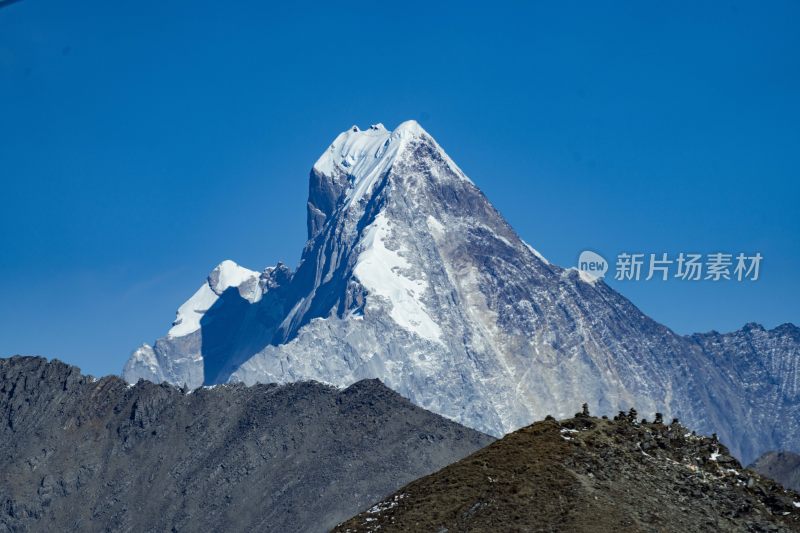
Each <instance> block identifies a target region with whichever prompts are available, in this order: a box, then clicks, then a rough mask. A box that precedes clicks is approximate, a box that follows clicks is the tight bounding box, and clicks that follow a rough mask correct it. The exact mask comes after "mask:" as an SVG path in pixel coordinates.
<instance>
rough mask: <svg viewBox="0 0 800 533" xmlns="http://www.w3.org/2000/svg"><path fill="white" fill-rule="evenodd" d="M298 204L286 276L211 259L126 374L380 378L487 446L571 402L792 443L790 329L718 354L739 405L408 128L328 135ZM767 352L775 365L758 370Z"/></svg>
mask: <svg viewBox="0 0 800 533" xmlns="http://www.w3.org/2000/svg"><path fill="white" fill-rule="evenodd" d="M307 209H308V241H307V243H306V245H305V248H304V249H303V254H302V258H301V261H300V263H299V265H298V267H297V269H296V270H294V271H291V270H289V269H288V268H286V267H285V266H283V265H278V266H276V267H270V268H267V269H266V270H264V272H263V273H262V274H260V275H259V274H258V273H256V272H254V271H250V270H247V269H243V268H241V267H238V265H236V264H235V263H233V262H224V263H222V264H221V265H220V266H219V267H217V269H215V271H214V272H212V274H211V275H210V276H209V278H208V280H207V281H206V283H205V284H204V285H203V286H201V288H200V289H199V290H198V291H197V293H196V294H195V295H194V296H192V298H190V299H189V301H187V302H186V303H185V304H184V305H183V306H181V308H180V309H179V312H178V320H176V323H175V325H174V326H173V328H172V329H171V330H170V332H169V334H168V335H167V336H166V337H165V338H162V339H159V340H158V341H157V342H156V343H155V344H154V345H153V347H152V348H150V347H149V346H143V347H142V348H140V349H139V350H138V351H137V352H136V353H135V354H134V355H133V356H132V357H131V359H130V361H129V363H128V365H127V366H126V369H125V377H126V379H128V380H129V381H136V380H137V379H138V378H140V377H144V378H147V379H153V380H161V379H166V380H168V381H171V382H173V383H178V384H184V383H186V384H188V385H189V386H191V387H196V386H199V385H202V384H206V385H210V384H214V383H220V382H226V381H243V382H245V383H248V384H251V383H256V382H286V381H296V380H304V379H313V380H316V381H320V382H325V383H332V384H336V385H340V386H346V385H349V384H351V383H353V382H355V381H358V380H360V379H364V378H379V379H381V380H382V381H383V382H384V383H385V384H386V385H388V386H389V387H391V388H393V389H394V390H396V391H397V392H399V393H401V394H403V395H404V396H406V397H408V398H409V399H411V400H412V401H414V402H415V403H417V404H418V405H420V406H422V407H425V408H426V409H429V410H432V411H435V412H437V413H439V414H443V415H445V416H448V417H450V418H453V419H455V420H457V421H459V422H461V423H464V424H466V425H468V426H471V427H475V428H477V429H481V430H483V431H486V432H489V433H492V434H494V435H502V434H503V433H506V432H508V431H511V430H513V429H516V428H518V427H520V426H523V425H525V424H527V423H529V422H530V421H531V420H535V419H537V418H543V417H544V416H545V415H547V414H551V415H554V416H557V417H566V416H569V415H571V414H572V413H574V410H575V409H576V408H577V406H579V405H580V404H582V403H583V402H586V403H588V404H589V407H590V408H591V409H592V411H594V412H598V413H604V414H613V413H615V412H616V410H620V409H626V410H627V409H629V408H630V407H631V406H636V408H637V409H640V410H641V411H642V412H651V413H654V412H656V411H658V412H661V413H663V414H664V416H665V417H669V416H677V417H680V418H681V419H682V420H686V421H687V422H689V423H690V425H692V426H695V427H697V428H698V429H699V430H703V431H708V432H712V431H715V432H717V433H718V434H719V435H720V436H721V437H724V438H725V439H726V440H728V441H729V442H731V443H732V445H733V448H734V449H735V450H736V451H737V452H738V453H739V454H740V455H741V456H742V457H743V458H745V460H747V459H749V458H751V457H752V456H753V454H758V453H761V452H763V451H764V450H765V449H768V448H782V449H787V448H788V449H791V448H792V446H793V444H792V443H794V446H795V448H796V446H797V442H798V441H800V424H798V422H797V421H796V420H794V419H793V417H792V415H791V413H790V411H791V409H796V408H797V407H798V405H800V398H797V397H796V395H795V394H794V392H792V391H794V388H792V386H791V383H798V382H800V364H797V361H796V359H797V357H796V353H797V345H800V341H798V339H797V338H796V335H783V334H782V335H783V336H781V337H780V339H781V340H780V342H776V341H774V338H775V337H776V336H778V333H773V332H769V335H768V337H769V338H766V339H764V341H763V342H762V343H761V344H760V345H759V348H758V349H757V352H758V353H757V354H754V355H753V356H752V357H749V358H747V359H741V358H738V357H737V356H736V354H733V353H731V354H727V352H726V354H727V355H725V357H729V359H730V360H731V361H740V360H741V361H743V362H742V363H741V364H742V365H749V366H748V368H738V369H737V372H738V374H737V375H758V376H763V377H762V378H759V379H760V380H761V382H763V383H765V384H766V385H764V386H763V387H761V388H759V389H757V390H758V399H755V396H754V393H753V392H751V388H748V387H750V385H749V384H743V383H740V382H738V381H736V380H735V379H732V378H731V375H732V374H731V373H729V372H728V371H727V370H726V369H725V368H721V367H720V366H719V365H717V364H716V359H718V358H719V357H721V355H720V354H717V353H715V352H712V350H711V348H708V347H707V346H706V344H707V343H701V342H699V341H698V342H695V341H693V340H692V339H688V338H684V337H681V336H679V335H676V334H675V333H673V332H672V331H670V330H669V329H668V328H666V327H664V326H662V325H660V324H658V323H656V322H655V321H653V320H652V319H650V318H648V317H647V316H645V315H644V314H643V313H642V312H641V311H639V310H638V309H637V308H636V307H635V306H634V305H633V304H632V303H631V302H629V301H628V300H626V299H625V298H624V297H622V296H621V295H619V294H618V293H616V292H615V291H614V290H612V289H611V288H610V287H609V286H608V285H607V284H606V283H605V282H603V281H600V280H594V279H591V280H590V279H586V278H582V277H581V275H580V273H578V272H573V271H572V270H568V269H567V270H565V269H563V268H560V267H558V266H557V265H553V264H550V263H548V262H547V260H546V259H544V257H543V256H542V255H541V254H539V253H538V252H537V251H536V250H535V249H534V248H532V247H531V246H529V245H528V244H527V243H525V242H524V241H522V239H520V237H519V236H518V235H517V234H516V232H515V231H514V230H513V229H512V228H511V227H510V226H509V225H508V223H507V222H506V221H505V220H504V219H503V217H502V216H501V215H500V213H498V212H497V210H496V209H495V208H494V207H493V206H492V205H491V204H490V203H489V201H488V200H487V199H486V197H485V196H484V195H483V193H482V192H481V191H480V190H479V189H478V188H477V187H476V186H475V185H474V184H473V183H472V182H471V181H470V180H469V179H468V178H467V177H466V176H465V175H464V173H463V172H462V171H461V170H460V169H459V168H458V166H457V165H456V164H455V163H454V162H453V161H452V160H451V159H450V158H449V157H448V156H447V154H446V153H445V152H444V150H443V149H442V148H441V146H439V145H438V144H437V143H436V141H435V140H434V139H433V138H432V137H431V136H430V135H429V134H428V133H427V132H425V130H423V129H422V127H421V126H420V125H419V124H417V123H416V122H415V121H407V122H404V123H402V124H401V125H400V126H399V127H397V128H396V129H395V130H394V131H389V130H387V129H386V128H384V127H383V126H382V125H380V124H376V125H374V126H372V127H370V128H368V129H366V130H361V129H359V128H358V127H353V128H350V129H348V130H347V131H344V132H342V133H341V134H340V135H338V136H337V137H336V139H335V140H334V141H333V143H332V144H331V145H330V146H329V147H328V149H326V150H325V152H324V153H323V154H322V156H321V157H320V158H319V159H318V160H317V162H316V163H315V164H314V166H313V168H312V170H311V175H310V180H309V197H308V204H307ZM254 216H257V215H254ZM233 288H235V289H236V290H232V289H233ZM740 346H743V344H741V343H739V344H731V345H730V348H728V347H725V348H724V350H727V351H736V350H739V351H741V349H740ZM792 346H795V348H791V347H792ZM768 350H770V352H769V353H770V355H769V357H770V358H771V359H774V360H775V361H776V363H775V364H771V365H763V364H762V363H761V361H762V359H761V358H763V357H766V356H765V355H764V354H766V352H767V351H768ZM792 350H794V351H792ZM709 354H711V355H709ZM760 357H761V358H760ZM759 365H761V366H759ZM750 367H752V368H750ZM764 387H766V389H768V390H765V389H764ZM752 390H756V389H752ZM750 396H753V398H752V401H751V400H744V401H743V400H742V398H749V397H750ZM763 398H770V401H769V402H764V401H761V399H763ZM723 406H727V407H723ZM756 411H758V413H756ZM754 413H755V414H754ZM759 413H760V414H759ZM777 418H780V420H783V421H784V423H783V425H782V426H781V428H782V429H781V431H779V432H778V431H776V430H775V427H776V426H775V424H776V419H777Z"/></svg>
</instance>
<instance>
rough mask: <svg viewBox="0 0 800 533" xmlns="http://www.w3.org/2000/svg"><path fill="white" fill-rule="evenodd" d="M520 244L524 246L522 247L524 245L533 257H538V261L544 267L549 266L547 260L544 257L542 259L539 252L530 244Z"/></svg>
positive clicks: (523, 242)
mask: <svg viewBox="0 0 800 533" xmlns="http://www.w3.org/2000/svg"><path fill="white" fill-rule="evenodd" d="M522 244H524V245H525V247H526V248H527V249H528V251H530V252H531V253H532V254H533V255H535V256H536V257H538V258H539V260H540V261H541V262H542V263H544V264H545V265H549V264H550V261H548V260H547V259H545V257H544V256H543V255H542V254H540V253H539V251H538V250H537V249H536V248H534V247H533V246H531V245H530V244H528V243H527V242H525V241H522Z"/></svg>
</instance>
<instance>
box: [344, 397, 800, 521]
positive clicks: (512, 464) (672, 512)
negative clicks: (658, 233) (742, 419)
mask: <svg viewBox="0 0 800 533" xmlns="http://www.w3.org/2000/svg"><path fill="white" fill-rule="evenodd" d="M635 414H636V413H635V411H633V410H631V412H630V413H621V414H620V415H619V416H617V417H615V419H614V420H608V419H599V418H593V417H590V416H588V415H585V414H583V413H578V415H576V417H575V418H572V419H569V420H564V421H561V422H558V421H556V420H554V419H550V420H545V421H543V422H537V423H535V424H533V425H531V426H528V427H526V428H523V429H521V430H519V431H516V432H514V433H512V434H510V435H507V436H506V437H504V438H503V439H501V440H499V441H497V442H495V443H493V444H491V445H490V446H487V447H486V448H484V449H482V450H480V451H478V452H476V453H474V454H472V455H471V456H469V457H467V458H465V459H462V460H461V461H458V462H457V463H454V464H452V465H450V466H447V467H445V468H443V469H442V470H440V471H439V472H436V473H435V474H432V475H430V476H426V477H424V478H422V479H419V480H417V481H414V482H412V483H410V484H408V485H406V486H405V487H403V488H402V489H400V490H399V491H397V492H396V493H395V494H393V495H391V496H389V497H388V498H385V499H383V500H381V501H379V502H378V503H376V504H375V505H374V506H373V507H371V508H370V509H368V510H366V511H364V512H363V513H361V514H360V515H358V516H356V517H354V518H352V519H350V520H348V521H347V522H345V523H343V524H340V525H339V526H337V528H336V529H335V530H334V531H337V532H340V533H345V532H347V533H356V532H375V531H380V532H381V533H383V532H397V531H403V532H406V531H408V532H412V531H414V532H416V531H438V532H445V531H446V532H450V533H455V532H461V531H471V532H495V531H570V532H587V533H588V532H591V533H596V532H619V531H632V532H633V531H636V532H638V531H653V532H656V531H658V532H676V533H677V532H707V531H741V532H751V531H800V494H797V493H796V492H792V491H788V490H785V489H784V488H783V487H781V486H780V485H778V484H777V483H775V482H773V481H772V480H769V479H766V478H763V477H761V476H760V475H759V474H757V473H756V472H752V471H749V470H745V469H743V468H742V466H741V465H740V464H739V462H738V461H737V460H736V459H734V458H733V457H731V455H730V453H729V451H728V449H727V448H726V447H725V446H724V445H722V444H720V443H719V442H718V440H717V439H716V437H711V438H708V437H701V436H697V435H695V434H694V432H691V431H689V430H687V429H686V428H685V427H683V426H682V425H680V424H678V423H672V424H670V425H665V424H663V423H647V422H638V421H636V419H635Z"/></svg>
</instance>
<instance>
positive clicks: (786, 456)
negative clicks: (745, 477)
mask: <svg viewBox="0 0 800 533" xmlns="http://www.w3.org/2000/svg"><path fill="white" fill-rule="evenodd" d="M748 468H750V469H752V470H755V471H756V472H758V473H759V474H761V475H762V476H764V477H768V478H771V479H774V480H775V481H777V482H778V483H780V484H781V485H783V486H784V487H786V488H787V489H792V490H796V491H800V455H798V454H796V453H792V452H767V453H765V454H764V455H762V456H761V457H759V458H758V459H756V461H755V462H754V463H753V464H751V465H750V466H749V467H748Z"/></svg>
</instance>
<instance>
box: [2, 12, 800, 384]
mask: <svg viewBox="0 0 800 533" xmlns="http://www.w3.org/2000/svg"><path fill="white" fill-rule="evenodd" d="M644 4H646V6H645V5H644ZM490 5H491V9H478V8H475V7H471V6H469V5H467V3H465V2H453V3H450V4H446V5H445V4H440V3H438V2H430V1H426V2H421V3H415V2H377V3H376V2H369V3H363V4H359V3H356V2H324V3H320V4H316V5H308V6H305V7H303V8H302V9H301V8H299V7H298V8H290V7H287V6H286V5H279V4H277V5H273V4H270V3H266V2H241V3H236V4H235V5H232V4H230V3H225V2H219V1H217V2H197V1H192V2H186V1H167V2H164V1H161V2H149V1H144V2H108V1H102V2H101V1H97V0H89V1H84V2H54V1H52V0H22V1H20V2H17V3H14V4H12V5H9V6H7V7H3V8H0V198H1V199H2V209H0V254H1V255H0V259H1V260H0V294H2V296H0V355H3V356H6V355H11V354H14V353H26V354H41V355H46V356H48V357H58V358H60V359H62V360H65V361H67V362H70V363H74V364H77V365H79V366H81V367H82V368H83V369H84V370H85V371H88V372H91V373H94V374H104V373H111V372H118V371H119V370H120V369H121V367H122V365H123V363H124V361H125V359H126V358H127V356H128V354H129V352H130V351H131V350H132V349H134V348H135V347H136V346H137V345H139V344H140V343H142V342H145V341H147V342H152V341H153V340H154V339H155V338H156V337H158V336H161V335H163V334H164V333H166V331H167V329H168V328H169V325H170V322H171V321H172V320H173V318H174V312H175V310H176V309H177V307H178V305H179V304H180V303H182V302H183V301H184V300H185V299H186V298H187V297H188V296H190V295H191V294H192V292H193V291H194V290H195V289H196V288H197V287H198V286H199V285H200V283H201V282H202V281H203V279H204V277H205V276H206V275H207V274H208V272H209V270H210V269H211V268H213V267H214V266H215V265H216V264H217V263H219V262H220V261H221V260H223V259H226V258H231V259H234V260H235V261H237V262H239V263H240V264H243V265H245V266H248V267H250V268H253V269H259V270H260V269H262V268H263V267H265V266H267V265H270V264H273V263H275V262H276V261H278V260H283V261H284V262H286V263H288V264H290V265H295V264H296V262H297V260H298V258H299V255H300V251H301V248H302V246H303V243H304V239H305V201H306V190H307V176H308V171H309V169H310V167H311V165H312V164H313V162H314V161H315V160H316V158H317V157H318V156H319V154H320V153H321V152H322V151H323V150H324V149H325V148H326V147H327V145H328V144H329V143H330V142H331V140H332V139H333V138H334V137H335V136H336V134H337V133H338V132H340V131H341V130H343V129H345V128H347V127H349V126H350V125H352V124H359V125H361V126H362V127H363V126H368V125H369V124H371V123H374V122H379V121H380V122H383V123H385V124H386V125H387V127H389V128H390V129H391V128H392V127H394V126H395V125H397V124H398V123H399V122H401V121H403V120H406V119H410V118H414V119H417V120H419V121H420V123H421V124H422V125H423V126H424V127H425V128H426V129H427V130H428V131H429V132H430V133H431V134H433V135H434V136H435V137H436V138H437V140H438V141H439V142H440V144H442V145H443V146H444V148H445V149H446V150H447V151H448V153H449V154H450V155H451V156H452V157H453V158H454V159H455V160H456V161H457V162H458V164H459V165H460V166H461V167H462V168H463V169H464V170H465V172H466V173H467V174H468V175H469V176H471V177H472V179H473V181H475V182H476V183H477V184H478V185H479V186H480V187H481V188H482V189H483V190H484V192H485V193H486V194H487V196H488V197H489V199H490V200H491V201H492V202H494V204H495V205H496V206H497V208H498V209H499V210H500V211H501V212H502V213H503V214H504V215H505V216H506V217H507V219H508V220H509V222H510V223H511V224H512V225H513V226H514V227H515V228H516V230H517V231H518V232H519V233H520V235H521V236H522V237H523V238H524V239H526V240H527V241H528V242H530V243H531V244H533V245H534V246H535V247H536V248H537V249H539V250H540V251H541V252H542V253H543V254H544V255H545V256H546V257H548V258H549V259H550V260H551V261H553V262H555V263H557V264H561V265H565V266H569V265H574V264H575V262H576V260H577V256H578V254H579V253H580V251H582V250H584V249H587V248H588V249H593V250H597V251H599V252H600V253H602V254H603V255H605V256H606V257H613V256H615V255H616V254H617V253H619V252H621V251H641V252H662V251H664V252H679V251H687V252H689V251H699V252H703V253H710V252H716V251H730V252H739V251H745V252H754V251H759V252H761V253H762V255H763V256H764V262H763V265H762V272H761V280H760V281H758V282H756V283H736V282H728V283H711V282H706V283H697V282H683V283H681V282H677V281H671V282H666V283H664V282H655V281H651V282H649V283H647V282H638V283H635V282H626V283H623V282H615V281H611V284H612V285H613V286H615V287H616V288H618V289H619V290H620V291H621V292H622V293H623V294H625V295H626V296H628V297H629V298H631V299H632V300H633V301H634V302H635V303H636V304H637V305H639V306H640V307H641V308H642V309H643V310H644V311H645V312H646V313H648V314H650V315H651V316H653V317H654V318H656V319H658V320H660V321H661V322H663V323H665V324H666V325H668V326H670V327H672V328H673V329H675V330H676V331H678V332H680V333H689V332H693V331H707V330H710V329H717V330H721V331H730V330H734V329H738V328H739V327H741V326H742V325H743V324H744V323H746V322H748V321H757V322H760V323H763V324H764V325H766V326H768V327H774V326H776V325H779V324H781V323H784V322H794V323H798V322H800V303H798V302H800V283H798V277H800V272H798V268H799V267H800V246H798V244H799V243H800V239H799V238H798V235H800V209H798V200H800V185H798V178H799V177H800V176H799V175H798V173H799V172H800V32H799V31H798V27H800V4H798V3H797V2H769V3H766V4H764V3H762V4H757V3H745V2H741V3H740V2H708V3H704V2H683V3H666V2H645V3H642V2H628V3H623V2H602V3H598V2H584V3H563V2H519V3H505V2H492V3H491V4H490Z"/></svg>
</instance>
